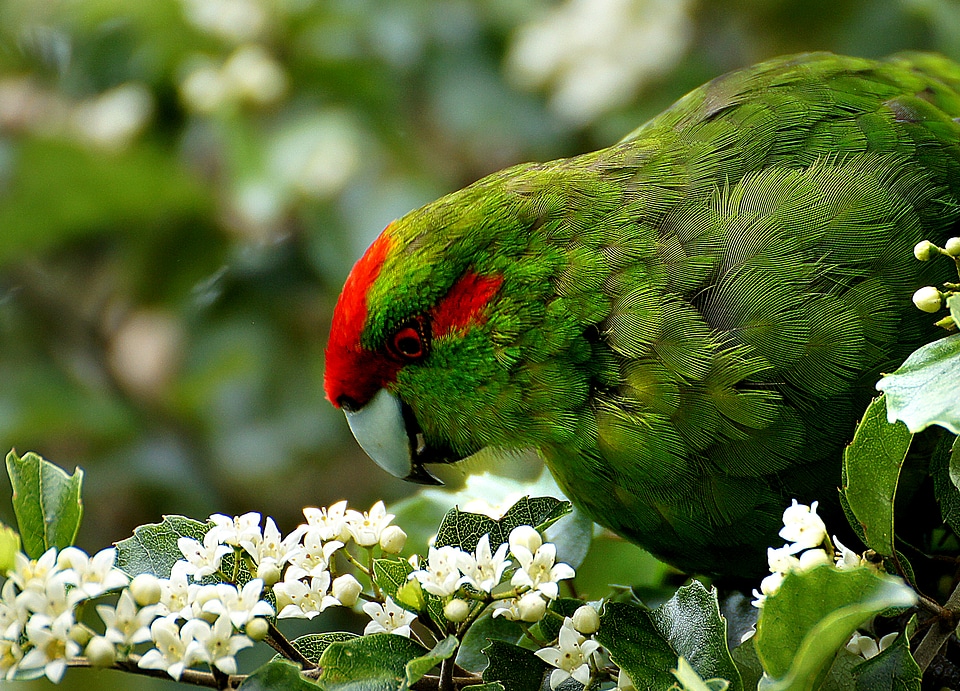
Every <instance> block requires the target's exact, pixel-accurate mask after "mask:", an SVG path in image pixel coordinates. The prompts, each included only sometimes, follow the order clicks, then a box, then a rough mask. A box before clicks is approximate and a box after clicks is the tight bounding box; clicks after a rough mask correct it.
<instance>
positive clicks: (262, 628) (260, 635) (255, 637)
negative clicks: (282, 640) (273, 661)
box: [243, 617, 270, 641]
mask: <svg viewBox="0 0 960 691" xmlns="http://www.w3.org/2000/svg"><path fill="white" fill-rule="evenodd" d="M269 631H270V624H268V623H267V620H266V619H264V618H263V617H254V618H253V619H251V620H250V621H248V622H247V625H246V626H244V627H243V632H244V633H245V634H246V636H247V638H249V639H250V640H251V641H262V640H263V639H264V638H266V637H267V633H268V632H269Z"/></svg>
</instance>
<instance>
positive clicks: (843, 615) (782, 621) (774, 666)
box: [754, 565, 917, 691]
mask: <svg viewBox="0 0 960 691" xmlns="http://www.w3.org/2000/svg"><path fill="white" fill-rule="evenodd" d="M916 600H917V595H916V593H915V592H913V590H911V589H910V588H908V587H907V586H906V585H904V583H903V582H902V581H901V580H900V579H898V578H894V577H892V576H886V575H881V574H878V573H876V572H875V571H873V570H872V569H870V568H859V569H852V570H849V571H839V570H838V569H836V568H835V567H833V566H830V565H823V566H819V567H817V568H815V569H811V570H810V571H805V572H803V573H797V572H791V573H788V574H787V575H786V577H785V578H784V581H783V584H782V585H781V586H780V589H779V590H778V591H777V592H776V593H775V594H773V595H770V596H769V597H767V599H766V601H765V602H764V605H763V609H762V610H761V612H760V619H759V620H758V622H757V634H756V636H754V645H755V646H756V649H757V655H758V657H759V658H760V661H761V663H763V668H764V670H765V671H766V674H767V676H768V677H769V679H765V680H764V683H763V684H762V687H763V690H764V691H787V690H789V691H800V690H809V689H814V688H816V684H817V683H818V682H819V680H820V679H821V678H822V676H823V675H825V674H826V671H827V669H828V668H829V666H830V664H831V663H832V662H833V659H834V657H835V655H836V653H837V650H839V649H840V648H841V647H842V646H843V645H844V644H845V643H846V642H847V641H848V640H849V638H850V635H851V634H852V633H853V632H854V631H856V630H857V627H859V626H861V625H862V624H863V623H865V622H867V621H869V620H870V619H871V618H872V617H874V616H875V615H876V614H878V613H880V612H882V611H883V610H885V609H887V608H889V607H908V606H911V605H913V604H914V603H915V602H916Z"/></svg>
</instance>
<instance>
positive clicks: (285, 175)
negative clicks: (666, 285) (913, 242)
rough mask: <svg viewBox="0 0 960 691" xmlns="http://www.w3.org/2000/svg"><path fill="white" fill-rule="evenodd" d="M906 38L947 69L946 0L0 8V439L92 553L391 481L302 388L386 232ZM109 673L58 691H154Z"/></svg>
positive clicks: (365, 1)
mask: <svg viewBox="0 0 960 691" xmlns="http://www.w3.org/2000/svg"><path fill="white" fill-rule="evenodd" d="M904 49H923V50H936V51H940V52H943V53H945V54H947V55H949V56H952V57H954V58H960V2H958V1H957V0H805V1H803V2H800V1H792V0H739V1H737V2H723V1H722V0H563V1H561V2H551V1H548V0H433V1H430V2H427V1H425V0H150V1H149V2H129V1H126V0H43V1H38V0H0V447H3V450H4V451H6V450H8V449H9V448H11V447H16V448H17V449H18V451H20V452H21V453H22V452H26V451H28V450H34V451H37V452H39V453H41V454H42V455H43V456H45V457H46V458H48V459H49V460H52V461H54V462H56V463H58V464H60V465H62V466H64V467H66V468H68V469H69V470H72V468H73V466H74V465H79V466H81V467H83V468H84V469H85V471H86V473H87V475H86V484H85V500H86V516H85V521H84V525H83V528H82V531H81V535H80V540H79V544H80V546H81V547H84V548H85V549H87V550H89V551H91V552H92V551H96V550H98V549H100V548H101V547H103V546H105V545H107V544H109V543H111V542H113V541H116V540H120V539H123V538H124V537H127V536H128V535H129V534H130V533H131V530H132V529H133V528H134V527H135V526H137V525H140V524H142V523H147V522H154V521H156V520H158V519H159V517H160V516H161V515H162V514H164V513H182V514H186V515H190V516H194V517H198V518H202V517H204V516H206V515H208V514H210V513H212V512H224V513H233V514H239V513H242V512H245V511H248V510H257V511H261V512H264V513H267V514H270V515H272V516H274V517H275V518H276V519H277V522H278V524H279V525H280V527H281V530H284V531H287V530H290V529H292V527H293V526H294V525H296V523H298V522H299V521H300V520H301V519H302V516H301V514H300V509H301V507H302V506H307V505H322V504H327V503H330V502H333V501H336V500H338V499H340V498H347V499H349V500H350V501H351V503H352V504H354V505H357V506H358V507H360V508H366V507H367V506H369V505H370V504H371V503H372V502H373V501H375V499H377V498H385V499H387V500H388V501H389V500H392V499H397V498H399V497H401V496H403V495H404V494H405V493H407V492H409V491H410V490H411V488H410V487H407V486H404V485H403V484H402V483H400V482H399V481H396V480H393V479H392V478H389V477H388V476H387V475H386V474H385V473H383V472H382V471H380V470H379V469H377V468H376V467H375V466H374V465H373V463H372V462H370V461H369V460H368V459H367V458H366V457H365V456H364V455H363V453H362V452H361V451H360V449H359V448H358V447H357V445H356V444H355V443H354V442H353V440H352V439H351V438H350V435H349V432H348V431H347V428H346V425H345V424H344V421H343V419H342V416H341V415H340V414H339V413H338V412H337V411H335V410H334V409H333V408H332V407H331V406H330V405H328V404H327V403H326V402H325V401H324V399H323V393H322V376H323V349H324V343H325V339H326V333H327V329H328V326H329V320H330V314H331V310H332V307H333V305H334V302H335V300H336V296H337V293H338V290H339V288H340V286H341V284H342V281H343V280H344V278H345V277H346V274H347V272H348V271H349V269H350V267H351V265H352V263H353V262H354V261H355V260H356V258H357V257H358V256H359V255H360V254H361V253H362V251H363V249H364V248H365V247H366V246H367V245H368V244H369V243H370V242H371V241H372V240H373V238H374V237H375V236H376V235H377V233H379V231H380V230H381V229H382V228H383V227H384V226H385V225H386V224H387V223H388V222H389V221H391V220H392V219H393V218H395V217H397V216H400V215H402V214H403V213H405V212H406V211H408V210H409V209H411V208H414V207H416V206H419V205H420V204H422V203H425V202H427V201H429V200H431V199H433V198H435V197H437V196H440V195H442V194H444V193H446V192H449V191H452V190H454V189H456V188H458V187H460V186H463V185H465V184H468V183H470V182H472V181H473V180H475V179H477V178H479V177H481V176H483V175H485V174H486V173H489V172H492V171H494V170H496V169H498V168H500V167H503V166H506V165H509V164H513V163H517V162H521V161H525V160H534V159H537V160H545V159H549V158H555V157H559V156H568V155H572V154H576V153H580V152H583V151H587V150H591V149H596V148H599V147H602V146H606V145H609V144H611V143H613V142H614V141H616V140H617V139H619V138H620V137H621V136H623V135H624V134H625V133H627V132H628V131H630V130H632V129H633V128H634V127H636V126H637V125H638V124H639V123H640V122H642V121H643V120H645V119H647V118H649V117H651V116H652V115H655V114H656V113H657V112H658V111H660V110H661V109H663V108H664V107H666V106H667V105H669V104H670V103H671V102H672V101H673V100H675V99H676V98H677V97H679V96H681V95H682V94H684V93H685V92H686V91H688V90H690V89H692V88H694V87H696V86H697V85H699V84H700V83H702V82H704V81H706V80H708V79H710V78H712V77H715V76H717V75H719V74H721V73H722V72H725V71H727V70H730V69H734V68H737V67H740V66H743V65H746V64H749V63H752V62H755V61H758V60H761V59H764V58H767V57H771V56H774V55H777V54H782V53H788V52H797V51H806V50H832V51H835V52H841V53H850V54H856V55H863V56H870V57H879V56H883V55H886V54H888V53H891V52H895V51H898V50H904ZM2 486H3V485H2V484H0V487H2ZM4 493H6V494H9V489H8V488H6V489H0V495H2V494H4ZM0 499H2V497H0ZM0 519H2V520H4V521H5V522H8V523H10V522H12V521H13V517H12V515H11V511H10V507H9V501H7V500H6V499H3V500H2V501H0ZM121 677H122V675H119V674H116V673H105V674H93V673H89V672H74V673H71V674H68V675H67V677H66V680H65V682H64V685H63V686H64V687H66V688H71V687H72V688H95V687H96V686H97V685H100V684H102V685H103V686H104V688H107V687H109V688H117V685H118V684H121V683H126V684H127V685H128V686H129V687H130V688H148V687H153V686H154V685H153V684H147V683H146V682H145V681H144V680H142V679H129V680H127V679H123V678H121ZM36 685H37V686H45V685H46V682H39V683H37V684H36ZM11 686H21V687H24V688H25V687H26V686H27V685H26V684H12V685H11ZM156 687H157V688H171V686H170V685H169V684H162V683H160V684H157V685H156Z"/></svg>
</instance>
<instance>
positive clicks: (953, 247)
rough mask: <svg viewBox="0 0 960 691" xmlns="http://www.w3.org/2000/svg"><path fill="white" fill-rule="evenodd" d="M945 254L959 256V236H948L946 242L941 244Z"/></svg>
mask: <svg viewBox="0 0 960 691" xmlns="http://www.w3.org/2000/svg"><path fill="white" fill-rule="evenodd" d="M943 249H945V250H946V252H947V254H949V255H950V256H951V257H960V238H950V239H949V240H947V244H946V245H944V246H943Z"/></svg>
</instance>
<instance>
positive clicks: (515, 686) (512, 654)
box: [483, 641, 552, 691]
mask: <svg viewBox="0 0 960 691" xmlns="http://www.w3.org/2000/svg"><path fill="white" fill-rule="evenodd" d="M483 654H484V655H486V656H487V659H488V660H490V664H488V665H487V668H486V669H485V670H483V680H484V682H487V683H491V682H500V683H501V684H502V685H503V688H505V689H509V691H540V689H541V687H542V686H543V683H544V681H543V677H544V675H545V674H546V673H547V671H548V670H550V669H552V668H551V667H550V665H548V664H547V663H546V662H544V661H543V660H541V659H540V658H539V657H537V656H536V655H534V654H533V652H532V651H530V650H527V649H526V648H521V647H519V646H516V645H511V644H509V643H504V642H503V641H491V642H490V645H488V646H487V647H486V648H484V650H483Z"/></svg>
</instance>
